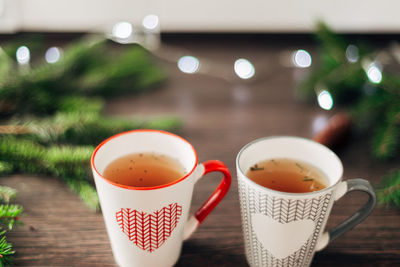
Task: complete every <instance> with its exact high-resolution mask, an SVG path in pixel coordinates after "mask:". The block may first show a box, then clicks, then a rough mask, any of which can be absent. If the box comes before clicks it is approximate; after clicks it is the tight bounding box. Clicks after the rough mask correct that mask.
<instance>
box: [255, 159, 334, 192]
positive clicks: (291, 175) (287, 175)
mask: <svg viewBox="0 0 400 267" xmlns="http://www.w3.org/2000/svg"><path fill="white" fill-rule="evenodd" d="M247 177H248V178H249V179H250V180H252V181H254V182H255V183H257V184H259V185H261V186H264V187H267V188H270V189H273V190H277V191H281V192H288V193H308V192H314V191H318V190H322V189H324V188H326V187H328V186H329V182H328V179H327V178H326V176H325V175H324V173H323V172H322V171H321V170H319V169H318V168H317V167H314V166H312V165H310V164H308V163H306V162H303V161H298V160H293V159H286V158H281V159H268V160H264V161H260V162H258V163H256V164H254V165H253V166H251V167H250V169H249V170H248V171H247Z"/></svg>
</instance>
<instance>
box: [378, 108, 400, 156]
mask: <svg viewBox="0 0 400 267" xmlns="http://www.w3.org/2000/svg"><path fill="white" fill-rule="evenodd" d="M399 137H400V106H396V107H395V109H394V110H393V111H391V112H389V113H388V114H387V118H385V119H384V120H383V121H381V122H380V123H379V127H378V128H377V131H376V133H375V136H374V138H373V143H372V144H373V145H372V152H373V155H374V156H375V157H376V158H381V159H388V158H393V157H394V156H395V155H396V154H397V153H398V148H399V145H400V142H399V141H400V140H399Z"/></svg>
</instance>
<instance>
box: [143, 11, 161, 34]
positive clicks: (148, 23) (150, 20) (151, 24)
mask: <svg viewBox="0 0 400 267" xmlns="http://www.w3.org/2000/svg"><path fill="white" fill-rule="evenodd" d="M158 23H159V19H158V16H156V15H147V16H146V17H144V18H143V21H142V25H143V27H144V28H145V29H147V30H154V29H156V28H157V27H158Z"/></svg>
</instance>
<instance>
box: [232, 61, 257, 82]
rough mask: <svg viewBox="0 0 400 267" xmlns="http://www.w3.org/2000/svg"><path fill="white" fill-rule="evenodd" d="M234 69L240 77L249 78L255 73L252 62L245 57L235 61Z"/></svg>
mask: <svg viewBox="0 0 400 267" xmlns="http://www.w3.org/2000/svg"><path fill="white" fill-rule="evenodd" d="M234 70H235V73H236V75H237V76H239V78H241V79H250V78H251V77H253V76H254V74H255V68H254V66H253V64H251V62H250V61H248V60H247V59H245V58H239V59H238V60H236V61H235V65H234Z"/></svg>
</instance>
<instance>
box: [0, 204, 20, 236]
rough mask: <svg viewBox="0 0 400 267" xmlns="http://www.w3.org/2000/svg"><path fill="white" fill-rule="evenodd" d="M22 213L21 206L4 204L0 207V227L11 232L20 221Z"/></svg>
mask: <svg viewBox="0 0 400 267" xmlns="http://www.w3.org/2000/svg"><path fill="white" fill-rule="evenodd" d="M21 212H22V207H21V206H20V205H12V204H3V205H0V225H1V226H2V228H3V229H4V228H7V229H9V230H11V229H12V228H13V226H14V224H15V223H17V222H18V221H19V215H20V214H21Z"/></svg>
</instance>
